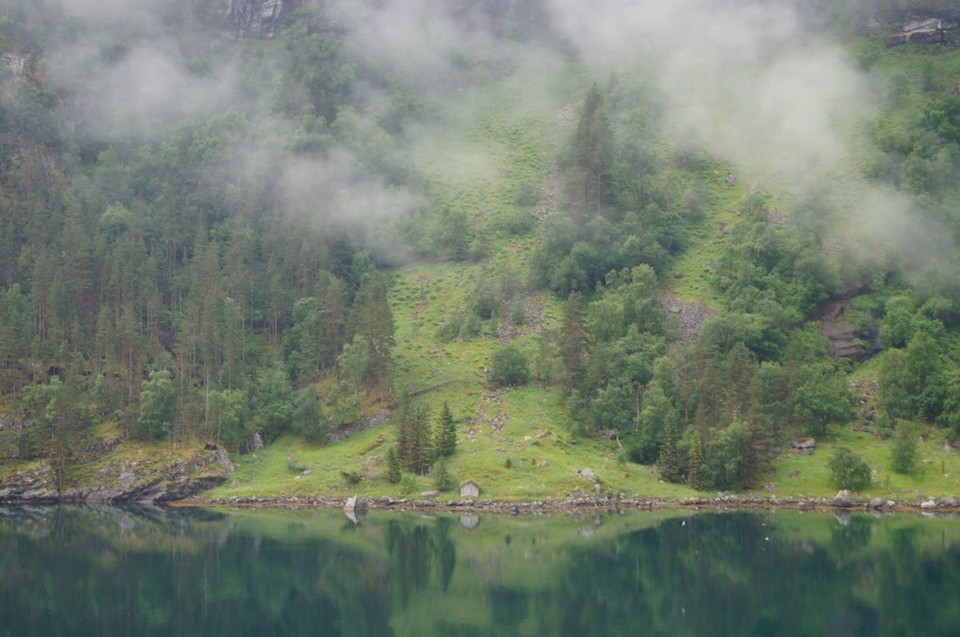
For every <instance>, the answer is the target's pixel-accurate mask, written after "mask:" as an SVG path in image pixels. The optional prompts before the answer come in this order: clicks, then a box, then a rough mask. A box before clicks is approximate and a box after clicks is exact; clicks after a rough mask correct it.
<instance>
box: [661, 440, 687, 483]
mask: <svg viewBox="0 0 960 637" xmlns="http://www.w3.org/2000/svg"><path fill="white" fill-rule="evenodd" d="M677 437H678V436H677V429H676V427H673V426H670V427H668V428H667V431H666V432H664V436H663V443H662V444H661V445H660V455H659V456H658V457H657V469H658V470H659V472H660V478H662V479H663V480H665V481H667V482H674V483H676V482H680V481H681V480H683V467H682V466H681V464H680V453H679V451H678V450H677Z"/></svg>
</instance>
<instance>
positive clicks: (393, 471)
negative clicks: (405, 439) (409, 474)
mask: <svg viewBox="0 0 960 637" xmlns="http://www.w3.org/2000/svg"><path fill="white" fill-rule="evenodd" d="M401 473H402V467H401V466H400V456H398V455H397V449H396V447H390V448H389V449H387V482H389V483H390V484H397V483H398V482H400V477H401Z"/></svg>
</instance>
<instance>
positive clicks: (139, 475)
mask: <svg viewBox="0 0 960 637" xmlns="http://www.w3.org/2000/svg"><path fill="white" fill-rule="evenodd" d="M232 473H233V464H232V463H231V462H230V458H229V457H228V456H227V452H226V451H225V450H223V449H221V448H215V449H197V450H195V451H193V452H192V453H189V454H185V453H183V452H170V453H163V454H160V455H159V457H158V456H152V457H143V456H140V455H133V454H124V453H122V452H119V453H114V454H111V455H109V456H106V457H104V458H101V459H99V460H97V461H95V462H92V463H89V464H86V465H81V466H79V467H76V468H71V469H68V470H67V472H66V475H65V476H64V479H63V485H62V486H61V488H60V489H58V488H57V480H56V472H55V471H54V467H53V465H52V463H51V462H50V461H49V460H38V461H34V462H29V463H24V464H23V465H22V466H21V467H20V468H19V469H18V470H17V471H14V472H13V473H12V474H10V475H8V476H6V477H5V478H3V479H2V480H0V502H155V503H162V502H172V501H175V500H182V499H184V498H187V497H190V496H192V495H196V494H198V493H200V492H201V491H204V490H206V489H209V488H212V487H215V486H217V485H219V484H221V483H222V482H224V481H225V480H226V479H227V478H228V477H229V476H230V475H231V474H232Z"/></svg>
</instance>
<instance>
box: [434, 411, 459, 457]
mask: <svg viewBox="0 0 960 637" xmlns="http://www.w3.org/2000/svg"><path fill="white" fill-rule="evenodd" d="M456 448H457V426H456V424H455V423H454V422H453V413H452V412H451V411H450V405H449V404H447V402H446V401H444V402H443V409H442V410H441V411H440V420H439V422H438V423H437V433H436V437H435V442H434V450H435V454H436V457H437V458H446V457H448V456H452V455H453V452H454V451H455V450H456Z"/></svg>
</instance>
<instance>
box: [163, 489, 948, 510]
mask: <svg viewBox="0 0 960 637" xmlns="http://www.w3.org/2000/svg"><path fill="white" fill-rule="evenodd" d="M168 504H171V505H174V506H196V507H236V508H349V509H350V510H351V511H353V510H364V509H367V510H397V511H440V512H442V511H446V512H453V513H460V512H464V513H467V512H469V513H494V514H506V515H519V514H521V513H526V514H546V513H564V512H572V511H588V510H597V511H599V510H605V511H626V510H641V511H651V510H654V509H687V510H700V509H766V510H773V509H784V510H797V511H818V510H820V511H851V512H852V511H868V512H877V513H883V512H894V511H899V512H905V511H915V512H922V513H938V514H955V513H957V512H960V502H958V500H957V499H956V498H954V497H953V496H947V497H945V498H942V499H939V500H937V499H932V498H931V499H928V500H924V501H922V502H894V501H892V500H881V499H880V498H873V499H871V500H863V499H856V498H853V497H851V496H850V494H849V493H846V492H843V491H841V492H840V493H838V494H837V496H836V497H834V498H778V497H776V496H768V497H760V496H758V497H752V496H744V497H740V496H735V495H727V494H718V495H716V496H714V497H702V498H684V499H680V500H671V499H666V498H624V497H622V496H618V495H610V496H605V497H596V498H575V499H560V500H554V499H545V500H536V501H533V502H510V501H503V500H434V499H395V498H386V497H383V498H356V497H354V498H346V499H345V498H325V497H320V496H310V497H298V496H283V497H247V498H239V497H234V498H214V499H209V498H203V497H202V496H200V497H194V498H186V499H184V500H180V501H177V502H170V503H168Z"/></svg>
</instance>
